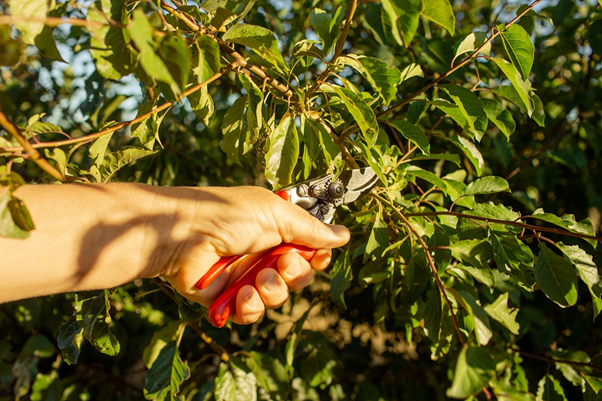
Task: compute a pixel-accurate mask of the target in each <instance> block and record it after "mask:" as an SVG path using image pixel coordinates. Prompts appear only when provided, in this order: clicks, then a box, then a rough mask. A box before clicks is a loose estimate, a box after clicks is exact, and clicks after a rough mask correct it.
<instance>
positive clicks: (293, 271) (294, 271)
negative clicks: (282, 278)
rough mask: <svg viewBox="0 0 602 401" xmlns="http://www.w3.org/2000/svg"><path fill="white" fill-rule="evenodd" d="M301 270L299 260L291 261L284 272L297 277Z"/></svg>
mask: <svg viewBox="0 0 602 401" xmlns="http://www.w3.org/2000/svg"><path fill="white" fill-rule="evenodd" d="M300 271H301V264H300V263H299V261H296V262H293V263H292V264H291V265H290V266H289V267H288V269H286V274H288V275H289V276H290V277H297V276H298V275H299V273H300Z"/></svg>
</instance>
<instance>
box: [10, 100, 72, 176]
mask: <svg viewBox="0 0 602 401" xmlns="http://www.w3.org/2000/svg"><path fill="white" fill-rule="evenodd" d="M0 125H2V126H3V127H4V129H6V130H7V131H8V133H9V134H11V136H12V137H13V138H15V139H16V140H17V141H18V142H19V143H20V144H21V146H22V148H21V149H22V150H25V151H26V152H27V156H26V157H27V158H28V159H30V160H31V161H32V162H34V163H35V164H37V165H38V167H40V168H41V169H42V170H44V171H45V172H47V173H48V174H50V175H51V176H52V177H54V178H55V179H57V180H58V181H61V182H65V181H67V179H66V178H65V176H64V175H63V172H61V171H58V170H57V169H56V168H55V167H54V166H53V165H52V164H50V163H48V160H46V159H44V158H43V157H42V156H41V155H40V153H39V152H38V151H37V150H36V149H34V146H33V145H32V144H31V143H30V142H29V141H28V140H27V139H25V137H24V136H23V135H21V130H19V128H18V127H17V126H16V125H15V124H13V123H12V122H11V121H9V119H8V118H7V117H6V116H5V115H4V113H2V112H1V111H0ZM24 157H25V155H24Z"/></svg>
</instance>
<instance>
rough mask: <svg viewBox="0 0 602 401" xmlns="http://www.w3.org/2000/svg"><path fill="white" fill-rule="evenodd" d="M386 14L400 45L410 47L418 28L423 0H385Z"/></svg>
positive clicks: (383, 2)
mask: <svg viewBox="0 0 602 401" xmlns="http://www.w3.org/2000/svg"><path fill="white" fill-rule="evenodd" d="M381 4H382V7H383V11H384V15H383V18H384V17H385V16H386V18H388V20H389V24H390V26H391V33H392V35H393V37H394V38H395V40H396V41H397V43H398V44H399V45H400V46H404V47H408V46H409V45H410V43H411V42H412V39H413V38H414V35H415V34H416V30H417V29H418V21H419V18H420V12H421V11H422V7H423V5H422V1H420V0H383V1H382V2H381Z"/></svg>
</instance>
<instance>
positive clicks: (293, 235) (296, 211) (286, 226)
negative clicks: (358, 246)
mask: <svg viewBox="0 0 602 401" xmlns="http://www.w3.org/2000/svg"><path fill="white" fill-rule="evenodd" d="M276 204H277V205H278V207H277V208H274V209H273V211H272V213H273V218H274V221H275V222H276V223H277V224H278V231H279V232H280V236H281V237H282V239H283V240H284V242H289V243H293V244H298V245H305V246H308V247H310V248H316V249H323V248H339V247H341V246H343V245H345V244H346V243H347V242H349V238H350V234H349V230H348V229H347V227H345V226H340V225H330V224H325V223H323V222H321V221H320V220H318V219H317V218H315V217H313V216H312V215H310V214H309V213H307V211H306V210H304V209H302V208H300V207H299V206H296V205H294V204H292V203H290V202H287V201H285V200H282V201H281V202H278V203H276Z"/></svg>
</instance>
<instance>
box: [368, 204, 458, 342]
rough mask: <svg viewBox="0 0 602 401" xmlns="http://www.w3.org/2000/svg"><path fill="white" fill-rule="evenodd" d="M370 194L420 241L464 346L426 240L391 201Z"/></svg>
mask: <svg viewBox="0 0 602 401" xmlns="http://www.w3.org/2000/svg"><path fill="white" fill-rule="evenodd" d="M370 195H371V196H373V197H375V198H377V199H378V200H380V201H381V202H383V203H384V204H386V205H387V206H389V207H390V208H391V209H393V211H394V212H395V214H397V216H399V218H401V220H403V222H404V223H405V225H406V227H407V228H408V230H410V231H411V232H412V234H414V237H416V238H417V239H418V241H419V242H420V245H421V246H422V249H424V254H425V255H426V258H427V261H428V263H429V266H430V267H431V271H432V272H433V276H434V277H435V282H436V283H437V287H439V291H440V292H441V295H442V296H443V298H444V299H445V303H446V304H447V307H448V308H449V313H450V314H451V317H452V320H453V322H454V328H455V329H456V333H457V334H458V338H459V339H460V342H461V343H462V345H463V346H466V340H465V339H464V336H463V335H462V332H461V331H460V326H459V325H458V320H457V319H456V315H455V314H454V310H453V308H452V304H451V302H450V300H449V298H448V297H447V294H446V293H445V287H444V286H443V283H442V282H441V278H440V277H439V273H437V267H436V266H435V262H434V261H433V258H432V257H431V253H430V252H429V248H428V246H427V245H426V242H424V240H423V239H422V237H421V236H420V234H419V233H418V232H417V231H416V230H415V229H414V227H412V225H411V224H410V221H409V220H408V219H407V218H406V216H404V215H403V213H401V212H400V211H399V209H397V208H396V207H395V206H394V205H393V204H392V203H391V202H388V201H387V200H385V199H383V198H382V197H380V196H379V195H378V194H376V193H371V194H370Z"/></svg>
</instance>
